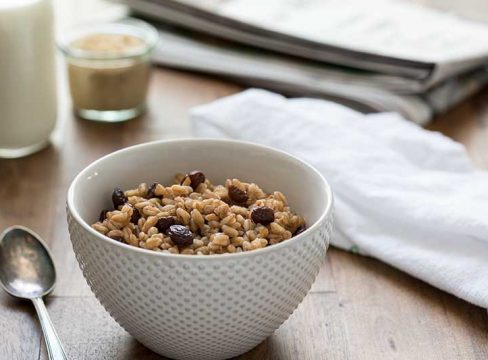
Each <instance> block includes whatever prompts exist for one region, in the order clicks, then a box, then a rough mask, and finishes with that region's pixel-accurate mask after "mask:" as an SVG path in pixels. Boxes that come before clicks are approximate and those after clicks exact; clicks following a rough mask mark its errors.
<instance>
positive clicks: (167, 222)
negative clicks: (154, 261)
mask: <svg viewBox="0 0 488 360" xmlns="http://www.w3.org/2000/svg"><path fill="white" fill-rule="evenodd" d="M175 224H176V221H175V218H174V217H171V216H167V217H163V218H161V219H159V220H158V222H157V223H156V228H157V229H158V230H159V232H160V233H161V234H165V233H166V231H168V229H169V228H170V226H172V225H175Z"/></svg>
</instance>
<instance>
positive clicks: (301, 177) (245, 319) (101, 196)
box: [68, 139, 332, 360]
mask: <svg viewBox="0 0 488 360" xmlns="http://www.w3.org/2000/svg"><path fill="white" fill-rule="evenodd" d="M195 169H198V170H201V171H203V172H204V173H205V175H206V176H207V178H209V179H210V180H211V181H212V182H213V183H214V184H223V183H224V181H225V179H227V178H234V177H235V178H238V179H240V180H242V181H246V182H255V183H257V184H258V185H259V186H261V187H262V188H263V189H264V190H265V191H267V192H271V191H275V190H279V191H282V192H283V193H284V194H285V195H286V196H287V198H288V201H289V203H290V206H291V207H292V210H293V211H295V212H297V213H299V214H301V215H303V216H304V218H305V220H306V222H307V226H308V229H307V230H306V231H305V232H303V233H302V234H300V235H298V236H297V237H294V238H292V239H290V240H287V241H284V242H282V243H280V244H277V245H273V246H270V247H266V248H264V249H261V250H255V251H250V252H243V253H236V254H228V255H209V256H192V255H173V254H166V253H160V252H153V251H149V250H145V249H140V248H136V247H132V246H129V245H126V244H123V243H120V242H117V241H115V240H112V239H109V238H106V237H104V236H103V235H101V234H99V233H97V232H96V231H94V230H93V229H92V228H91V227H90V226H89V224H91V223H93V222H95V221H97V218H98V215H99V213H100V210H101V209H105V208H111V207H112V205H111V193H112V190H113V188H114V187H115V186H120V187H122V188H123V189H127V188H134V187H135V186H137V185H138V184H139V183H141V182H147V183H151V182H155V181H158V182H160V183H163V184H170V183H172V179H173V176H174V174H175V173H177V172H187V171H191V170H195ZM68 223H69V231H70V235H71V241H72V244H73V250H74V252H75V254H76V258H77V260H78V262H79V264H80V267H81V269H82V270H83V275H84V276H85V279H86V280H87V282H88V284H89V285H90V287H91V289H92V291H93V292H94V293H95V295H96V297H97V298H98V300H99V301H100V303H101V304H102V305H103V306H104V307H105V309H106V310H107V311H108V312H109V313H110V315H111V316H112V317H113V318H114V319H115V320H116V321H117V322H118V323H119V324H120V325H121V326H122V327H123V328H124V329H125V330H127V331H128V332H129V333H130V334H131V335H132V336H133V337H135V338H136V339H137V340H138V341H139V342H141V343H142V344H144V345H145V346H147V347H148V348H150V349H151V350H153V351H155V352H157V353H159V354H161V355H164V356H167V357H169V358H174V359H198V360H206V359H208V360H210V359H211V360H216V359H226V358H230V357H233V356H237V355H239V354H242V353H244V352H246V351H249V350H251V349H252V348H253V347H255V346H256V345H258V344H259V343H260V342H262V341H263V340H264V339H266V338H267V337H268V336H270V335H271V334H272V333H273V332H274V331H275V330H276V329H277V328H278V327H279V326H280V325H281V324H282V323H283V322H284V321H285V320H286V319H287V318H288V317H289V316H290V315H291V314H292V313H293V311H294V310H295V309H296V308H297V306H298V305H299V304H300V302H301V301H302V300H303V298H304V297H305V295H306V294H307V292H308V291H309V289H310V287H311V285H312V283H313V282H314V280H315V277H316V275H317V273H318V271H319V268H320V265H321V263H322V262H323V261H324V259H325V253H326V251H327V247H328V244H329V237H330V233H331V227H332V194H331V191H330V188H329V186H328V184H327V183H326V181H325V180H324V179H323V177H322V176H321V175H320V174H319V173H318V172H317V171H316V170H315V169H313V168H312V167H310V166H309V165H307V164H305V163H303V162H302V161H300V160H298V159H296V158H294V157H292V156H290V155H288V154H286V153H283V152H280V151H277V150H273V149H271V148H267V147H263V146H258V145H253V144H249V143H243V142H236V141H225V140H207V139H187V140H173V141H159V142H152V143H147V144H142V145H137V146H133V147H130V148H127V149H123V150H120V151H117V152H115V153H112V154H110V155H108V156H105V157H103V158H101V159H100V160H98V161H95V162H94V163H92V164H91V165H89V166H88V167H87V168H85V169H84V170H83V171H82V172H81V173H80V174H79V175H78V176H77V177H76V178H75V180H74V181H73V183H72V184H71V187H70V189H69V192H68ZM296 335H297V336H301V335H300V334H296Z"/></svg>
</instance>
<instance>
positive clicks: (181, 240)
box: [168, 225, 193, 247]
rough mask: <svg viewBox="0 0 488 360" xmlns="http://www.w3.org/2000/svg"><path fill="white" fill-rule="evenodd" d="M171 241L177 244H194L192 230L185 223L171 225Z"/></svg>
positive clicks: (169, 232)
mask: <svg viewBox="0 0 488 360" xmlns="http://www.w3.org/2000/svg"><path fill="white" fill-rule="evenodd" d="M168 235H169V237H170V238H171V241H173V242H174V243H175V245H177V246H180V247H181V246H189V245H191V244H193V234H192V232H191V231H190V230H189V229H187V228H186V227H184V226H183V225H171V226H170V227H169V229H168Z"/></svg>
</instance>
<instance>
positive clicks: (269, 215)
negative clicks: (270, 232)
mask: <svg viewBox="0 0 488 360" xmlns="http://www.w3.org/2000/svg"><path fill="white" fill-rule="evenodd" d="M274 218H275V216H274V211H273V209H271V208H269V207H267V206H258V207H256V208H254V209H253V210H252V211H251V219H252V221H254V222H255V223H256V224H262V225H268V224H269V223H272V222H273V221H274Z"/></svg>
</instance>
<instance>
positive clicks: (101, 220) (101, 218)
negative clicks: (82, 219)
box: [98, 210, 110, 222]
mask: <svg viewBox="0 0 488 360" xmlns="http://www.w3.org/2000/svg"><path fill="white" fill-rule="evenodd" d="M109 211H110V210H102V212H101V213H100V218H99V219H98V220H100V222H103V220H105V219H106V218H107V213H108V212H109Z"/></svg>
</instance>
